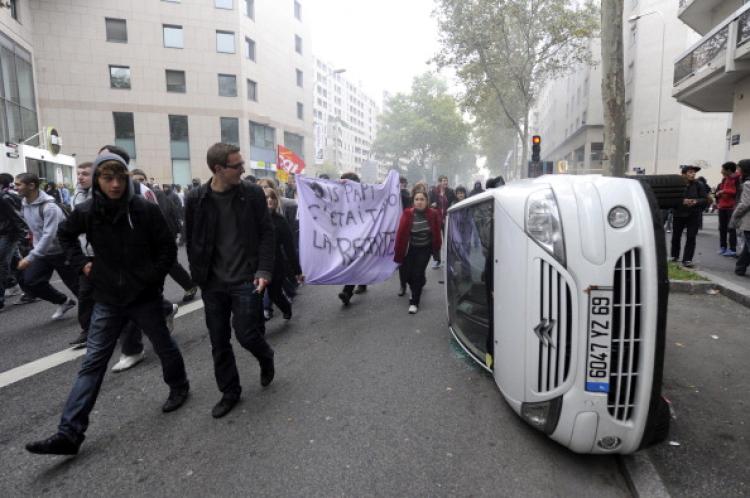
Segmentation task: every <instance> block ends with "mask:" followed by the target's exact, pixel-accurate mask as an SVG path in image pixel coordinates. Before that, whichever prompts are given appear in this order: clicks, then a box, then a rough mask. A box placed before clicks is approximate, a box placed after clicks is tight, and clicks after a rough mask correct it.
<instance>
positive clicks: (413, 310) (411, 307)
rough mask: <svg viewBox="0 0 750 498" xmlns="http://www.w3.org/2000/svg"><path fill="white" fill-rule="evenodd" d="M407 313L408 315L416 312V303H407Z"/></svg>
mask: <svg viewBox="0 0 750 498" xmlns="http://www.w3.org/2000/svg"><path fill="white" fill-rule="evenodd" d="M409 314H410V315H416V314H417V305H416V304H411V305H409Z"/></svg>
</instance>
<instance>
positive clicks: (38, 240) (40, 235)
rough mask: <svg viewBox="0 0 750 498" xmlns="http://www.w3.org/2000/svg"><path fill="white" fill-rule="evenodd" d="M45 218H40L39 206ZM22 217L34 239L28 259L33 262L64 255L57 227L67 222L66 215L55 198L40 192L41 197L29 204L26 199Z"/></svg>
mask: <svg viewBox="0 0 750 498" xmlns="http://www.w3.org/2000/svg"><path fill="white" fill-rule="evenodd" d="M42 204H43V205H44V208H43V209H42V213H43V216H41V217H40V216H39V206H40V205H42ZM21 215H22V216H23V219H24V220H25V221H26V224H27V225H28V226H29V230H31V234H32V235H33V237H34V240H33V246H34V248H33V249H32V250H31V252H30V253H29V255H28V256H26V259H27V260H28V261H29V262H31V261H34V260H35V259H37V258H40V257H43V256H53V255H56V254H62V252H63V250H62V247H60V244H59V243H58V242H57V226H58V225H59V224H60V223H62V222H63V221H65V214H64V213H63V212H62V209H60V207H59V206H57V205H56V204H55V198H54V197H52V196H51V195H47V194H46V193H45V192H42V191H41V190H40V191H39V197H37V198H36V200H35V201H34V202H32V203H31V204H29V203H28V202H27V200H26V199H24V200H23V202H22V210H21Z"/></svg>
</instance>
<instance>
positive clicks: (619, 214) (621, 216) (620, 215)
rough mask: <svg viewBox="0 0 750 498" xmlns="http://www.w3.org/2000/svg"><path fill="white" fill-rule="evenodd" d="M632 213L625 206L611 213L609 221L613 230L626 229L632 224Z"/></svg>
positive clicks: (616, 208) (614, 208)
mask: <svg viewBox="0 0 750 498" xmlns="http://www.w3.org/2000/svg"><path fill="white" fill-rule="evenodd" d="M630 219H631V216H630V211H628V209H627V208H626V207H623V206H615V207H613V208H612V209H610V211H609V215H608V216H607V221H609V226H611V227H612V228H625V227H626V226H628V223H630Z"/></svg>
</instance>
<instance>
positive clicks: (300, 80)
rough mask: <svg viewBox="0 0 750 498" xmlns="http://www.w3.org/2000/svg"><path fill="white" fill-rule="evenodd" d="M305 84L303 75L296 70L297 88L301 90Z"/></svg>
mask: <svg viewBox="0 0 750 498" xmlns="http://www.w3.org/2000/svg"><path fill="white" fill-rule="evenodd" d="M304 84H305V74H304V73H303V72H302V71H301V70H299V69H297V86H298V87H300V88H302V87H303V86H304Z"/></svg>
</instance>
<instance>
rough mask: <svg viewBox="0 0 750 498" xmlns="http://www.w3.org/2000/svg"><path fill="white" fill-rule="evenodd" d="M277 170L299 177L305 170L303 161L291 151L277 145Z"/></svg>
mask: <svg viewBox="0 0 750 498" xmlns="http://www.w3.org/2000/svg"><path fill="white" fill-rule="evenodd" d="M276 165H277V169H281V170H284V171H286V172H287V173H292V174H294V175H299V174H300V173H302V171H303V170H304V169H305V161H303V160H302V158H301V157H299V156H298V155H297V154H295V153H294V152H293V151H292V150H291V149H287V148H286V147H284V146H283V145H279V152H278V157H277V158H276Z"/></svg>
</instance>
